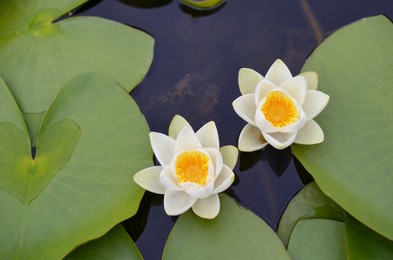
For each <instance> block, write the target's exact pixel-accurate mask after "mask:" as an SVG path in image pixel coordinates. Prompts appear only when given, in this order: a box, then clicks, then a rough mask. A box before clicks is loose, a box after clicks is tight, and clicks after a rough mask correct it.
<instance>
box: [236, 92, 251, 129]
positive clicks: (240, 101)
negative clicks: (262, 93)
mask: <svg viewBox="0 0 393 260" xmlns="http://www.w3.org/2000/svg"><path fill="white" fill-rule="evenodd" d="M232 106H233V109H234V110H235V112H236V114H238V115H239V116H240V117H241V118H242V119H243V120H245V121H246V122H247V123H249V124H255V123H254V117H255V110H256V109H257V106H256V104H255V99H254V94H246V95H244V96H240V97H238V98H237V99H235V101H233V103H232Z"/></svg>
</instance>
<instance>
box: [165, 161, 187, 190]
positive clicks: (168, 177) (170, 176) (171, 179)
mask: <svg viewBox="0 0 393 260" xmlns="http://www.w3.org/2000/svg"><path fill="white" fill-rule="evenodd" d="M160 182H161V183H162V185H164V186H165V188H166V189H169V190H173V191H181V190H182V188H181V187H180V186H179V184H178V183H177V180H176V176H175V174H174V172H173V171H172V167H170V166H167V167H165V168H164V169H163V170H162V172H161V174H160Z"/></svg>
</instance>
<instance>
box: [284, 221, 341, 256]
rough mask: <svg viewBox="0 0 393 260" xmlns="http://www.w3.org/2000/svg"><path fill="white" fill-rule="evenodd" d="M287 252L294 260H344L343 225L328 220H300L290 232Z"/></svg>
mask: <svg viewBox="0 0 393 260" xmlns="http://www.w3.org/2000/svg"><path fill="white" fill-rule="evenodd" d="M288 252H289V254H290V255H291V257H292V258H293V259H294V260H296V259H302V260H308V259H309V260H312V259H321V260H324V259H326V260H331V259H337V260H339V259H343V260H345V259H347V257H346V249H345V224H344V223H343V222H339V221H335V220H328V219H305V220H300V221H299V222H298V223H297V224H296V226H295V228H294V230H293V232H292V235H291V238H290V240H289V245H288Z"/></svg>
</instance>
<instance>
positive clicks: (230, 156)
mask: <svg viewBox="0 0 393 260" xmlns="http://www.w3.org/2000/svg"><path fill="white" fill-rule="evenodd" d="M220 153H221V156H222V161H223V163H224V164H225V165H227V166H228V167H229V168H231V169H232V170H233V168H235V166H236V163H237V158H238V156H239V150H238V149H237V148H236V147H235V146H233V145H226V146H222V147H221V148H220Z"/></svg>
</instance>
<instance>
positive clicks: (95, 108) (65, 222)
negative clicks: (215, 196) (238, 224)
mask: <svg viewBox="0 0 393 260" xmlns="http://www.w3.org/2000/svg"><path fill="white" fill-rule="evenodd" d="M0 85H2V87H1V88H0V94H4V95H0V101H4V102H5V103H8V106H5V105H3V104H2V103H0V107H1V108H3V109H4V110H1V109H0V124H11V123H12V124H13V125H14V126H15V127H16V128H18V131H20V132H23V134H20V136H21V138H20V140H25V141H26V142H25V143H23V142H21V145H22V146H23V147H26V146H27V144H29V143H28V142H29V138H28V133H27V132H26V128H25V127H24V123H23V120H22V117H21V114H20V111H19V110H18V107H17V106H16V103H15V101H14V100H13V99H12V96H11V95H10V94H9V91H8V92H7V90H6V88H5V85H4V84H2V83H1V82H0ZM7 122H10V123H7ZM65 122H66V123H65ZM74 123H75V124H74ZM71 125H73V126H71ZM75 125H77V126H78V129H80V137H79V139H78V140H77V143H76V145H75V148H74V149H73V152H72V155H71V157H70V159H69V160H68V161H67V162H66V164H65V165H64V167H62V168H61V169H59V170H58V172H57V173H56V174H55V175H54V176H53V178H51V180H50V181H49V183H48V184H47V186H46V187H44V188H43V190H42V191H40V192H39V194H38V195H37V196H35V198H33V200H32V201H30V203H28V204H23V203H22V202H21V201H20V200H19V199H18V198H17V197H16V196H14V195H13V194H11V193H10V192H7V191H6V190H4V189H0V223H1V225H0V241H1V243H0V259H15V258H20V259H59V258H62V257H64V256H65V255H67V254H68V253H69V252H70V251H71V250H72V249H74V248H75V247H77V246H78V245H80V244H83V243H85V242H86V241H89V240H92V239H95V238H98V237H101V236H102V235H104V234H105V233H106V232H107V231H108V230H110V229H111V228H112V227H113V226H114V225H116V224H117V223H119V222H121V221H123V220H125V219H127V218H129V217H131V216H133V215H134V214H135V213H136V211H137V209H138V207H139V203H140V200H141V198H142V195H143V193H144V191H143V189H141V188H140V187H139V186H138V185H137V184H136V183H134V182H133V179H132V178H133V175H134V174H135V173H136V172H138V171H140V170H142V169H144V168H146V167H149V166H151V165H152V157H153V154H152V151H151V148H150V144H149V138H148V133H149V129H148V126H147V123H146V120H145V118H144V116H143V115H142V114H141V112H140V110H139V108H138V106H137V105H136V103H135V102H134V101H133V100H132V98H131V97H130V96H129V95H128V93H127V92H126V91H124V89H123V88H121V87H120V86H119V85H118V84H117V83H116V82H114V81H113V80H111V79H109V78H108V77H105V76H103V75H98V74H95V73H83V74H80V75H78V76H75V77H74V78H72V79H70V80H69V81H68V82H67V83H66V84H65V85H64V87H63V88H62V89H61V91H60V92H59V94H58V95H57V97H56V98H55V100H54V102H53V104H52V105H51V107H50V108H49V111H48V113H47V114H46V116H45V118H44V121H43V122H42V125H41V128H40V131H39V133H38V143H37V144H38V148H37V158H38V157H39V156H40V153H41V154H47V159H46V160H47V161H48V162H51V163H53V161H55V160H57V157H56V153H62V152H64V150H65V148H64V145H67V141H69V140H70V138H69V137H67V134H65V135H61V134H62V133H63V132H62V130H61V129H59V128H66V129H68V128H69V130H66V131H67V132H70V134H71V135H70V136H71V139H72V137H73V134H74V133H75V132H74V130H72V129H73V127H74V126H75ZM58 131H59V132H58ZM77 132H78V131H77ZM57 133H58V134H60V135H58V134H57ZM22 137H24V138H22ZM44 139H46V140H45V141H43V140H44ZM63 139H64V140H63ZM42 143H46V145H44V144H42ZM4 144H8V143H7V142H6V141H4V140H3V139H0V147H2V148H1V150H3V151H4V150H6V149H4V148H3V145H4ZM41 144H42V146H44V147H47V148H45V149H44V148H42V150H39V149H41V148H39V147H40V145H41ZM51 145H53V146H51ZM23 149H25V148H22V150H23ZM46 149H49V150H46ZM51 149H52V150H51ZM26 153H27V152H26ZM48 153H50V155H48ZM15 156H16V157H18V156H20V155H19V154H15ZM1 163H2V164H5V163H6V161H2V162H1ZM61 163H62V162H57V163H55V164H56V165H59V164H61ZM1 169H2V167H0V170H1ZM8 174H10V175H12V174H13V172H9V173H8ZM33 174H34V173H33ZM42 174H44V175H45V174H50V171H48V170H45V171H44V172H43V173H42ZM1 175H2V176H4V175H5V173H4V172H2V173H1Z"/></svg>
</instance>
